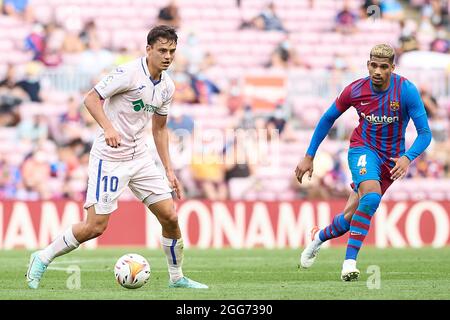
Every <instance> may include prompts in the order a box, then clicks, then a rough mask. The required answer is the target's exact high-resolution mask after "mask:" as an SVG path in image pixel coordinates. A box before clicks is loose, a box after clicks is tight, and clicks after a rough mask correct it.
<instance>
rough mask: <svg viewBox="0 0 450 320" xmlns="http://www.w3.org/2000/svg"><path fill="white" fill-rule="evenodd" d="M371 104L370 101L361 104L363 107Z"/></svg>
mask: <svg viewBox="0 0 450 320" xmlns="http://www.w3.org/2000/svg"><path fill="white" fill-rule="evenodd" d="M369 103H370V101H369V102H361V105H362V106H366V105H368V104H369Z"/></svg>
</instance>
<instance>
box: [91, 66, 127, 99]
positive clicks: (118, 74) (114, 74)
mask: <svg viewBox="0 0 450 320" xmlns="http://www.w3.org/2000/svg"><path fill="white" fill-rule="evenodd" d="M131 74H132V73H131V72H130V70H129V69H126V68H123V67H117V68H116V69H115V70H113V71H111V72H110V73H109V74H107V75H106V76H105V77H103V79H102V80H100V82H99V83H97V84H96V85H95V87H94V89H95V91H97V93H98V94H99V95H100V96H101V97H102V99H107V98H110V97H112V96H113V95H115V94H118V93H121V92H125V91H128V90H130V89H131V87H132V86H131Z"/></svg>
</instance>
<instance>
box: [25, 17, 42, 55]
mask: <svg viewBox="0 0 450 320" xmlns="http://www.w3.org/2000/svg"><path fill="white" fill-rule="evenodd" d="M25 50H28V51H31V52H33V60H41V58H42V55H43V53H44V50H45V32H44V27H43V26H42V25H41V24H40V23H35V24H34V25H33V28H32V29H31V33H30V34H29V35H28V36H27V37H26V38H25Z"/></svg>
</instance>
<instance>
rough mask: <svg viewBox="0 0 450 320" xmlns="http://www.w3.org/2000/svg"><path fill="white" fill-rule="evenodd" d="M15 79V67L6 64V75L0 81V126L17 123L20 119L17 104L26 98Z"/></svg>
mask: <svg viewBox="0 0 450 320" xmlns="http://www.w3.org/2000/svg"><path fill="white" fill-rule="evenodd" d="M16 80H17V77H16V69H15V67H14V66H13V65H8V69H7V71H6V77H5V79H3V80H2V81H0V127H1V126H15V125H17V124H18V123H19V121H20V112H19V108H18V106H19V105H20V104H21V103H22V102H23V101H26V100H28V95H27V93H26V92H25V91H24V90H23V89H22V88H21V87H20V86H18V85H17V81H16Z"/></svg>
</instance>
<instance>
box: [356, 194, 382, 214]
mask: <svg viewBox="0 0 450 320" xmlns="http://www.w3.org/2000/svg"><path fill="white" fill-rule="evenodd" d="M380 202H381V194H379V193H377V192H370V193H367V194H365V195H363V196H362V197H361V199H360V200H359V203H360V205H362V206H364V207H366V208H367V211H369V212H372V213H374V212H375V211H376V210H377V208H378V206H379V205H380Z"/></svg>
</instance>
